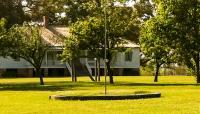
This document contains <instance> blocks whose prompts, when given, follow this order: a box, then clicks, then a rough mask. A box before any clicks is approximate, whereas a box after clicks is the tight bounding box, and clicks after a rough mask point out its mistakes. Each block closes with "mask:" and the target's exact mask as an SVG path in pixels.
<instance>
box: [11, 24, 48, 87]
mask: <svg viewBox="0 0 200 114" xmlns="http://www.w3.org/2000/svg"><path fill="white" fill-rule="evenodd" d="M8 39H9V41H10V47H12V48H11V49H10V50H9V51H10V56H11V57H13V58H22V59H24V60H26V61H27V62H29V63H30V64H31V65H33V67H34V69H35V74H36V76H38V77H39V78H40V84H41V85H44V81H43V76H42V74H41V72H42V69H41V65H42V61H43V59H44V56H45V54H46V51H47V50H48V49H49V48H50V47H51V46H50V44H49V43H47V42H46V41H44V39H43V38H42V36H41V28H40V27H38V26H29V25H23V26H13V27H12V28H11V29H10V31H9V37H8Z"/></svg>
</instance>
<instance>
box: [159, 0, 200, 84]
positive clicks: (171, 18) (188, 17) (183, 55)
mask: <svg viewBox="0 0 200 114" xmlns="http://www.w3.org/2000/svg"><path fill="white" fill-rule="evenodd" d="M157 2H158V7H159V8H160V9H164V10H162V12H160V14H159V15H162V17H163V20H165V24H166V25H165V26H166V27H165V33H166V34H165V35H166V36H167V39H168V44H169V46H170V47H171V48H173V49H175V50H176V52H177V53H178V54H179V56H178V57H179V60H181V62H182V63H185V65H187V67H188V68H190V69H191V70H192V71H193V72H194V74H195V76H196V79H197V83H200V66H199V64H200V63H199V61H200V47H199V45H200V33H199V32H200V2H199V1H198V0H170V1H157Z"/></svg>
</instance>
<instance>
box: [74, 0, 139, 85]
mask: <svg viewBox="0 0 200 114" xmlns="http://www.w3.org/2000/svg"><path fill="white" fill-rule="evenodd" d="M111 3H112V2H111ZM98 8H99V10H98V11H96V12H93V14H94V15H91V16H87V18H85V19H79V20H78V21H77V22H75V24H73V27H72V28H71V29H72V35H73V36H74V38H76V39H77V41H79V45H80V46H79V48H80V49H81V48H82V49H87V50H90V51H91V52H95V53H94V55H95V56H97V58H99V57H100V56H101V57H102V54H101V53H100V52H101V51H102V49H104V48H105V45H104V41H105V40H104V35H105V34H104V31H105V23H106V35H107V38H106V42H107V43H106V50H107V54H106V58H107V59H108V62H107V63H106V66H107V69H108V75H109V77H110V83H113V82H114V81H113V75H112V74H113V73H112V69H111V67H110V65H111V60H112V57H113V55H112V54H113V51H114V50H117V49H118V48H117V45H119V44H122V43H123V41H124V40H123V39H124V38H129V37H130V36H137V35H138V32H135V31H137V30H138V27H139V26H138V25H139V23H140V22H139V21H138V19H137V18H136V17H137V16H136V15H134V11H133V9H132V8H127V7H116V6H114V5H113V4H112V5H111V6H109V7H107V8H106V10H104V8H103V7H98ZM103 11H105V14H106V20H105V18H104V16H105V15H104V13H103ZM135 29H136V30H135ZM81 45H83V46H81ZM83 47H86V48H83ZM98 49H99V50H98Z"/></svg>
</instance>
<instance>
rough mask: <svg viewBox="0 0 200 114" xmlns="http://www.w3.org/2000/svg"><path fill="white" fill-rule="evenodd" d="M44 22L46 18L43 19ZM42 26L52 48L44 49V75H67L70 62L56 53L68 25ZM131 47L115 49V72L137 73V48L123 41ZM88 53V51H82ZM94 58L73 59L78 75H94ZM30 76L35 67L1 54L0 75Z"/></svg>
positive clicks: (113, 65) (116, 73) (113, 64)
mask: <svg viewBox="0 0 200 114" xmlns="http://www.w3.org/2000/svg"><path fill="white" fill-rule="evenodd" d="M44 22H45V21H44ZM45 26H46V27H41V30H42V37H43V38H44V40H46V41H47V42H49V43H51V44H52V45H53V46H54V48H52V49H50V50H48V51H47V53H46V55H45V58H44V60H43V64H42V69H43V73H44V75H45V76H65V75H70V73H71V66H70V65H69V63H62V62H61V61H60V59H59V57H58V54H61V53H62V41H59V40H60V37H62V36H67V35H69V28H67V27H59V26H48V27H47V25H45ZM124 46H125V47H127V48H131V49H132V51H130V52H128V53H125V52H118V53H117V54H116V56H115V57H113V58H114V59H113V60H112V62H111V63H112V64H111V68H113V70H114V75H139V67H140V49H139V46H138V45H136V44H134V43H131V42H129V41H128V43H127V44H125V45H124ZM84 52H85V53H87V51H84ZM100 67H101V71H102V72H103V68H104V62H103V59H102V60H101V65H100ZM94 68H95V60H94V59H93V58H80V61H78V62H77V63H76V70H77V72H79V75H93V74H94V73H93V71H94ZM9 75H14V76H30V77H31V76H33V75H34V68H33V66H32V65H31V64H29V63H28V62H26V61H25V60H23V59H18V60H14V59H12V58H10V57H7V58H3V57H0V76H9Z"/></svg>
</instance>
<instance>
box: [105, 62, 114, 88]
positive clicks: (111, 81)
mask: <svg viewBox="0 0 200 114" xmlns="http://www.w3.org/2000/svg"><path fill="white" fill-rule="evenodd" d="M106 66H107V70H108V76H109V78H110V84H114V80H113V71H112V70H111V68H110V60H109V61H108V62H107V63H106Z"/></svg>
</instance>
